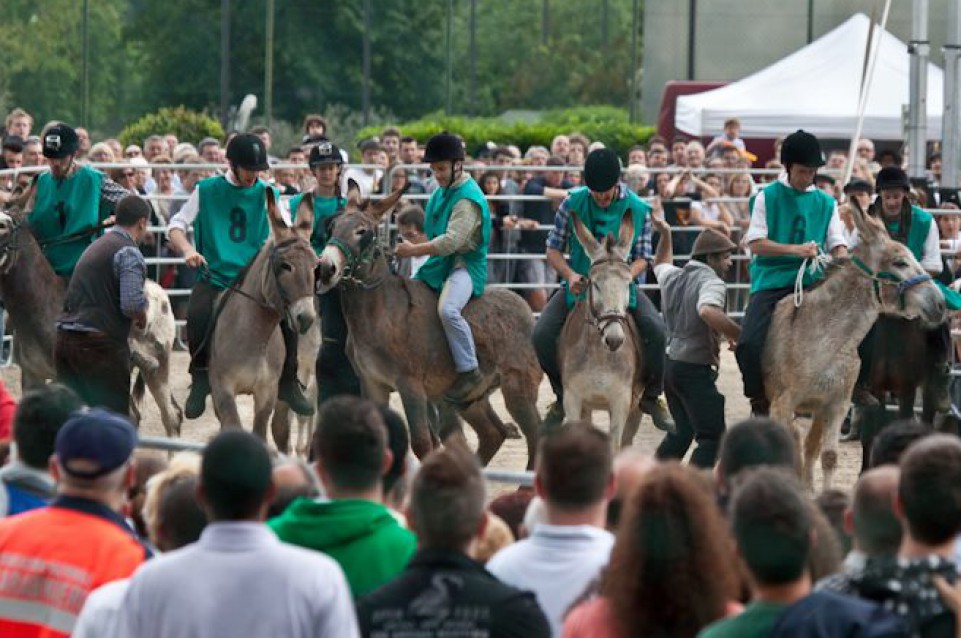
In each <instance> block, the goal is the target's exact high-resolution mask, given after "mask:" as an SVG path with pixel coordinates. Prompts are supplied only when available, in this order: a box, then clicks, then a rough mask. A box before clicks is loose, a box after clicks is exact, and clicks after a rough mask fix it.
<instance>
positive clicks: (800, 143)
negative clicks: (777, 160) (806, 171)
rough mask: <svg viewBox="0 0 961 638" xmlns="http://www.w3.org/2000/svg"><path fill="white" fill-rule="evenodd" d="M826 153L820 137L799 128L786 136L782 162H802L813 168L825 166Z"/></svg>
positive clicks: (802, 164)
mask: <svg viewBox="0 0 961 638" xmlns="http://www.w3.org/2000/svg"><path fill="white" fill-rule="evenodd" d="M826 163H827V162H825V161H824V153H822V152H821V145H820V144H819V143H818V138H816V137H814V136H813V135H811V134H810V133H808V132H807V131H802V130H801V129H798V130H797V131H795V132H794V133H791V134H790V135H788V136H787V137H786V138H784V143H783V144H782V145H781V164H783V165H784V166H787V165H788V164H800V165H801V166H808V167H811V168H818V167H820V166H824V165H825V164H826Z"/></svg>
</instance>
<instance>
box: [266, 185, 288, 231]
mask: <svg viewBox="0 0 961 638" xmlns="http://www.w3.org/2000/svg"><path fill="white" fill-rule="evenodd" d="M264 195H265V196H266V198H267V220H268V221H269V222H270V227H271V229H272V230H273V232H274V238H276V239H279V238H281V237H286V236H287V235H288V234H289V233H290V232H291V230H290V227H289V226H287V221H286V220H285V219H284V217H283V215H282V214H281V212H280V206H279V205H278V203H277V193H276V192H274V189H273V188H271V187H270V186H268V187H267V189H266V190H265V191H264Z"/></svg>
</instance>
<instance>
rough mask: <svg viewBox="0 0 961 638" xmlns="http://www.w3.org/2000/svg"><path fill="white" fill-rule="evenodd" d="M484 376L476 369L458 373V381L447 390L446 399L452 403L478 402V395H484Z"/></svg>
mask: <svg viewBox="0 0 961 638" xmlns="http://www.w3.org/2000/svg"><path fill="white" fill-rule="evenodd" d="M483 382H484V375H482V374H481V372H480V370H478V369H477V368H474V369H473V370H468V371H467V372H458V373H457V380H456V381H454V385H452V386H451V387H449V388H447V392H445V393H444V399H446V400H447V401H449V402H450V403H457V404H467V403H471V402H472V401H476V400H477V398H478V395H480V394H482V393H483V390H484V387H483Z"/></svg>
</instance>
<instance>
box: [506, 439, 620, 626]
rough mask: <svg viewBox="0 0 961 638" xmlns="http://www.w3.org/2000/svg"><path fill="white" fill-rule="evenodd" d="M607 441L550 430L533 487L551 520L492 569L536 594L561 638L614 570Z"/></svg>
mask: <svg viewBox="0 0 961 638" xmlns="http://www.w3.org/2000/svg"><path fill="white" fill-rule="evenodd" d="M611 470H612V468H611V452H610V443H609V442H608V439H607V435H605V434H604V433H602V432H601V431H600V430H597V429H596V428H594V427H592V426H591V425H590V424H588V423H585V422H575V423H571V424H570V425H568V426H567V427H564V428H558V429H554V430H550V431H548V432H547V433H545V434H544V435H543V436H542V437H541V440H540V444H539V449H538V452H537V470H536V477H535V479H534V487H535V490H536V491H537V494H538V496H540V497H541V498H542V499H543V501H544V508H545V510H546V517H547V522H546V523H544V524H539V525H537V526H536V527H535V528H534V529H533V530H532V531H531V534H530V537H529V538H527V539H525V540H522V541H519V542H517V543H514V544H513V545H511V546H509V547H507V548H505V549H503V550H501V551H500V552H498V553H497V554H496V555H495V556H494V557H493V558H492V559H491V560H490V562H488V563H487V569H488V570H489V571H490V572H491V573H492V574H493V575H494V576H496V577H497V578H498V579H500V580H501V581H503V582H504V583H506V584H508V585H511V586H514V587H517V588H519V589H524V590H530V591H532V592H534V594H536V596H537V600H538V602H539V603H540V605H541V608H542V609H543V610H544V613H545V614H546V615H547V618H548V620H549V621H550V623H551V629H552V634H553V635H554V636H560V633H561V625H562V623H563V619H564V614H565V612H566V610H567V609H568V608H569V607H570V605H571V603H573V602H574V601H575V600H576V599H577V597H578V596H579V595H580V594H581V592H582V591H584V588H585V587H586V586H587V584H588V583H590V582H591V581H592V580H594V578H596V577H597V575H598V573H599V572H600V570H601V569H602V568H603V567H604V566H605V565H607V562H608V558H609V556H610V552H611V547H612V546H613V544H614V537H613V536H612V535H611V533H610V532H608V531H607V530H605V529H604V524H605V522H606V511H607V502H608V501H609V500H610V499H611V497H612V496H613V495H614V476H613V473H612V471H611Z"/></svg>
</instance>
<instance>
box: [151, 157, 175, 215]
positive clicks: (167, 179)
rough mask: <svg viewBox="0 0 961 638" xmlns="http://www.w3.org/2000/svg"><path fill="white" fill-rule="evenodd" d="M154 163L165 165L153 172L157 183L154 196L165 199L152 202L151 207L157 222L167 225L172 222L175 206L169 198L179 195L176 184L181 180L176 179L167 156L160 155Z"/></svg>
mask: <svg viewBox="0 0 961 638" xmlns="http://www.w3.org/2000/svg"><path fill="white" fill-rule="evenodd" d="M153 163H154V164H162V165H163V166H160V167H158V168H155V169H154V170H153V174H154V181H155V183H156V187H155V188H154V191H153V194H154V195H156V196H158V197H161V198H164V199H156V200H152V201H151V206H153V209H154V214H155V216H156V218H157V221H162V222H163V224H164V225H166V223H167V222H168V221H170V217H171V214H170V206H171V204H173V201H172V200H171V199H169V198H171V197H173V196H174V195H175V194H176V193H177V189H178V185H177V183H176V182H177V181H179V180H175V179H174V178H175V177H176V176H175V175H174V172H173V168H172V167H171V164H172V162H171V161H170V158H169V157H167V156H166V155H158V156H157V157H155V158H154V159H153Z"/></svg>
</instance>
